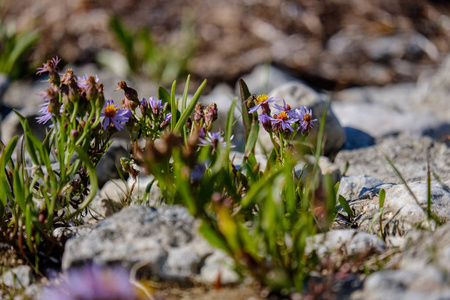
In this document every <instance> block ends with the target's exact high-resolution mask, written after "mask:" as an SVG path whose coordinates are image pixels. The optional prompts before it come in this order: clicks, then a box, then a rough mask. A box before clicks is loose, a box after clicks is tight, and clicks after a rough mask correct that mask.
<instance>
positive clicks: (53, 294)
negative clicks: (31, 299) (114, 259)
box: [42, 265, 138, 300]
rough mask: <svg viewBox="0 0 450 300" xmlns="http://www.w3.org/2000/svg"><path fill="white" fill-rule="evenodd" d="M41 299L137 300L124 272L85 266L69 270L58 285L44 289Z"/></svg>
mask: <svg viewBox="0 0 450 300" xmlns="http://www.w3.org/2000/svg"><path fill="white" fill-rule="evenodd" d="M42 296H43V297H42V299H48V300H59V299H66V300H76V299H105V300H106V299H119V300H125V299H127V300H128V299H130V300H134V299H138V296H137V294H136V291H135V289H134V287H133V285H132V284H131V283H130V277H129V274H128V272H127V271H126V270H124V269H122V268H119V267H114V268H108V269H106V268H101V267H99V266H95V265H92V266H85V267H82V268H77V269H73V270H70V271H69V272H68V274H67V276H65V278H64V277H63V278H62V280H61V282H60V283H59V284H54V285H52V286H49V287H47V288H45V289H44V292H43V295H42Z"/></svg>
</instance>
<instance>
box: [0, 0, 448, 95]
mask: <svg viewBox="0 0 450 300" xmlns="http://www.w3.org/2000/svg"><path fill="white" fill-rule="evenodd" d="M449 12H450V7H449V4H448V2H447V1H426V0H389V1H385V0H370V1H352V0H338V1H314V0H296V1H287V0H271V1H260V0H246V1H240V0H215V1H210V0H192V1H182V0H176V1H170V2H167V1H160V0H158V1H143V0H127V1H116V2H113V3H111V1H104V0H102V1H92V0H75V1H72V0H70V1H69V0H62V1H57V2H55V1H52V0H42V1H32V0H24V1H20V2H14V1H5V2H4V3H2V5H0V19H1V20H3V21H4V22H5V23H8V22H14V23H15V24H16V26H17V28H18V29H21V30H22V29H38V30H40V31H41V32H42V33H43V34H42V37H41V39H40V41H39V43H38V45H37V47H36V48H35V49H34V50H33V57H34V59H33V62H34V63H37V64H40V63H41V62H42V61H45V60H47V59H49V58H51V57H53V56H55V55H59V56H60V57H62V59H63V62H64V63H67V62H77V63H80V64H86V63H89V62H94V61H95V59H96V54H97V53H98V51H99V50H100V49H105V48H108V49H115V50H117V49H118V48H119V47H118V42H117V41H116V40H114V38H113V36H112V34H111V32H110V31H109V30H108V22H109V20H110V17H111V16H113V15H117V16H120V17H121V18H122V19H123V20H124V21H125V23H126V25H127V26H129V27H130V28H132V29H137V28H140V27H147V28H150V29H151V31H152V33H153V36H154V39H155V41H156V42H160V43H167V42H169V41H174V40H175V41H176V40H177V38H179V35H180V29H181V27H182V22H183V20H184V21H186V20H190V21H191V22H192V23H193V27H194V32H195V39H196V43H197V51H196V52H195V55H194V57H193V59H192V61H191V62H190V64H189V66H188V72H189V73H190V74H192V75H193V77H194V78H196V79H203V78H208V80H209V82H210V84H211V86H215V85H216V84H218V83H223V82H227V83H233V82H234V81H235V80H236V79H237V78H238V77H240V76H242V75H243V74H246V73H248V72H250V71H251V70H252V69H253V68H254V67H255V66H257V65H260V64H262V63H265V62H269V63H272V64H274V65H277V66H278V67H279V68H281V69H284V70H286V71H289V72H290V73H292V74H294V75H295V76H296V77H301V78H303V79H304V80H305V81H306V82H308V84H309V85H312V86H314V87H317V88H322V89H327V90H330V89H342V88H346V87H350V86H355V85H358V86H361V85H384V84H388V83H393V82H408V81H415V80H416V79H417V78H418V77H419V76H420V74H423V72H424V71H426V70H433V69H434V68H435V67H436V66H438V65H439V64H440V63H441V62H442V59H443V56H442V55H441V53H448V52H449V50H450V25H449V24H450V19H449V16H448V15H449ZM394 41H395V43H393V42H394Z"/></svg>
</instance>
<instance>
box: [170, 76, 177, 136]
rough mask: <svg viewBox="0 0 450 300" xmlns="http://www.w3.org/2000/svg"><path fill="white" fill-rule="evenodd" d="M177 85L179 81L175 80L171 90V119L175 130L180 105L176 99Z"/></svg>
mask: <svg viewBox="0 0 450 300" xmlns="http://www.w3.org/2000/svg"><path fill="white" fill-rule="evenodd" d="M176 86H177V81H176V80H175V81H174V82H173V83H172V90H171V91H170V113H171V119H170V129H172V130H174V129H175V125H176V123H177V110H178V105H177V102H176V101H175V87H176Z"/></svg>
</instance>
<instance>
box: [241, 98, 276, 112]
mask: <svg viewBox="0 0 450 300" xmlns="http://www.w3.org/2000/svg"><path fill="white" fill-rule="evenodd" d="M278 100H279V99H278V98H275V97H270V98H269V97H268V96H267V95H266V94H262V95H259V96H258V97H256V102H257V104H256V105H255V106H253V107H252V108H251V109H250V110H249V111H248V113H249V114H252V113H254V112H255V111H257V110H258V108H260V107H262V109H263V112H264V113H270V108H269V103H273V102H276V101H278Z"/></svg>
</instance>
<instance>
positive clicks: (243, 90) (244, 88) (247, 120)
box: [239, 79, 252, 143]
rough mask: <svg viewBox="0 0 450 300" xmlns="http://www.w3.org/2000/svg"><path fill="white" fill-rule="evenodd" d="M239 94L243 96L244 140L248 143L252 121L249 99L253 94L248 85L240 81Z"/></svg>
mask: <svg viewBox="0 0 450 300" xmlns="http://www.w3.org/2000/svg"><path fill="white" fill-rule="evenodd" d="M239 92H240V95H241V109H242V122H243V125H244V138H245V142H246V143H247V138H248V136H249V134H250V127H251V120H250V115H249V114H248V107H247V99H248V98H250V96H251V95H252V94H250V91H249V90H248V87H247V84H246V83H245V81H244V80H242V79H239Z"/></svg>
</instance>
